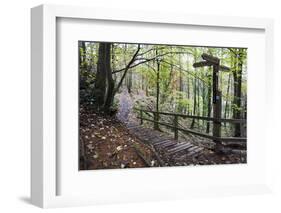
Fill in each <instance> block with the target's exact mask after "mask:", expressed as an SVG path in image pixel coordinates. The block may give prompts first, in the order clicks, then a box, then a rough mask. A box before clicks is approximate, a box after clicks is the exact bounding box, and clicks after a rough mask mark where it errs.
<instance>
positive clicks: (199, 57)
mask: <svg viewBox="0 0 281 213" xmlns="http://www.w3.org/2000/svg"><path fill="white" fill-rule="evenodd" d="M77 45H78V56H79V57H78V59H77V60H78V61H79V68H78V69H79V112H78V113H79V169H80V170H94V169H125V168H144V167H168V166H192V165H216V164H240V163H247V48H238V47H237V48H236V47H204V46H202V47H200V46H188V45H163V44H138V43H114V42H95V41H78V44H77Z"/></svg>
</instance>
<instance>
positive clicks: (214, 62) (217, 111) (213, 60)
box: [193, 53, 230, 152]
mask: <svg viewBox="0 0 281 213" xmlns="http://www.w3.org/2000/svg"><path fill="white" fill-rule="evenodd" d="M202 58H203V59H204V60H205V61H200V62H196V63H194V64H193V67H194V68H197V67H205V66H213V117H214V118H215V120H214V122H213V136H215V137H216V139H215V140H214V142H215V143H216V148H215V149H216V151H218V152H220V151H221V149H222V143H221V141H220V137H221V121H220V120H221V108H222V106H221V104H222V101H221V91H219V71H220V70H221V71H229V70H230V69H229V68H228V67H226V66H223V65H220V59H219V58H217V57H214V56H211V55H208V54H206V53H203V54H202Z"/></svg>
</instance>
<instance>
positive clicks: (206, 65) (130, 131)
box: [31, 5, 273, 207]
mask: <svg viewBox="0 0 281 213" xmlns="http://www.w3.org/2000/svg"><path fill="white" fill-rule="evenodd" d="M31 21H32V38H31V39H32V149H31V151H32V165H31V167H32V175H31V176H32V189H31V197H32V203H34V204H35V205H38V206H41V207H56V206H72V205H89V204H97V203H114V202H138V201H143V200H165V199H177V198H184V197H194V196H206V195H232V194H251V193H263V192H268V191H270V190H269V186H270V184H269V183H268V177H269V176H270V172H269V171H268V170H267V161H266V147H267V146H268V144H269V143H270V141H268V135H267V133H266V131H265V124H266V126H267V127H268V124H267V123H266V120H267V111H266V110H265V106H266V104H270V103H271V101H272V99H271V98H270V95H269V92H268V90H269V88H270V87H271V86H272V85H271V84H270V82H271V78H272V75H270V73H272V70H273V68H272V47H273V41H272V30H273V29H272V28H273V27H272V26H273V25H272V21H271V20H268V19H254V18H236V17H215V16H194V15H192V16H191V15H187V14H174V15H173V14H171V15H169V16H167V15H166V14H162V13H160V12H159V13H158V12H157V13H151V12H145V11H113V10H109V11H105V10H104V9H100V8H83V7H81V8H80V7H69V6H52V5H42V6H39V7H36V8H33V9H32V20H31ZM257 115H258V116H257ZM261 121H262V122H261Z"/></svg>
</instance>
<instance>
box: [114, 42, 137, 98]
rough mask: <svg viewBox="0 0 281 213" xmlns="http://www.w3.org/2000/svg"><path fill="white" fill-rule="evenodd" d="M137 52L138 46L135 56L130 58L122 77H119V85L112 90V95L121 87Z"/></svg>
mask: <svg viewBox="0 0 281 213" xmlns="http://www.w3.org/2000/svg"><path fill="white" fill-rule="evenodd" d="M139 51H140V44H139V45H138V49H137V50H136V52H135V54H134V55H133V57H132V58H131V60H130V62H129V63H128V64H127V66H126V67H125V68H124V71H125V72H124V73H123V75H122V77H121V79H120V81H119V83H118V85H117V87H116V89H115V90H114V93H113V94H115V93H116V92H117V91H118V90H119V88H120V87H121V85H122V83H123V81H124V79H125V76H126V74H127V72H128V70H129V69H130V67H131V65H132V64H133V63H134V61H135V59H136V57H137V55H138V53H139ZM112 73H113V72H112Z"/></svg>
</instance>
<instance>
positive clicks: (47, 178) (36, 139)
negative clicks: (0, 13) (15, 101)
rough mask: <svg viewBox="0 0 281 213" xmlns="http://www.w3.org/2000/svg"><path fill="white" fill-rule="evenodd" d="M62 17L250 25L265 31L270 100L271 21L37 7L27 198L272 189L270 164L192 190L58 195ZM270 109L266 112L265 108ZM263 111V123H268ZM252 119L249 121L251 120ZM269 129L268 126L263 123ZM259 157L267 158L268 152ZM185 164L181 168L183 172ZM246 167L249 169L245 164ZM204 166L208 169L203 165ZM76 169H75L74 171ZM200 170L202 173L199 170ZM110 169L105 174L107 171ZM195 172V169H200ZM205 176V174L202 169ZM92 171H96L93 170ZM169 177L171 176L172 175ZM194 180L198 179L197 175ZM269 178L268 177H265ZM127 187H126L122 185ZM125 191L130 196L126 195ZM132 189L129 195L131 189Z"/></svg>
mask: <svg viewBox="0 0 281 213" xmlns="http://www.w3.org/2000/svg"><path fill="white" fill-rule="evenodd" d="M58 18H64V19H73V18H75V19H81V20H82V19H83V20H85V19H87V20H101V21H104V20H105V21H119V22H121V24H122V22H134V23H143V25H145V24H146V23H148V24H149V23H153V24H155V25H168V26H172V25H174V26H178V25H181V26H200V27H207V28H208V27H209V28H216V27H217V28H227V29H228V30H230V31H231V29H238V30H239V29H241V30H243V29H254V30H261V31H263V32H264V36H265V37H264V42H265V52H264V62H265V63H264V65H265V67H264V69H263V70H264V74H265V76H266V79H264V82H265V88H264V90H265V91H264V97H265V98H266V99H267V101H266V103H267V104H268V105H269V106H270V103H272V99H271V96H270V94H269V90H270V88H272V87H273V85H272V83H271V82H273V81H272V78H273V61H272V60H273V21H272V20H270V19H256V18H241V17H217V16H204V15H188V14H169V15H167V14H165V13H160V12H148V11H132V10H131V11H121V10H113V9H108V8H104V9H101V8H88V7H87V8H85V7H74V6H57V5H56V6H54V5H41V6H38V7H35V8H32V10H31V26H32V29H31V42H32V45H31V57H32V63H31V65H32V66H31V68H32V70H31V73H32V77H31V78H32V79H31V80H32V88H31V89H32V91H31V93H32V94H31V95H32V96H31V97H32V103H31V112H32V118H31V124H32V127H31V130H32V134H31V138H32V141H31V142H32V143H31V169H32V171H31V200H32V203H33V204H35V205H37V206H40V207H43V208H47V207H61V206H76V205H91V204H98V203H114V202H129V201H132V202H138V201H143V200H165V199H177V198H185V197H198V196H210V195H233V194H238V195H239V194H252V193H264V192H269V191H270V183H269V181H268V180H269V179H270V175H271V173H270V171H269V170H268V169H266V168H269V166H268V162H266V163H265V166H264V167H262V168H261V171H260V172H261V173H264V175H265V176H264V177H265V178H263V179H262V180H261V181H259V182H258V183H256V182H255V183H254V184H249V183H248V182H245V184H243V183H239V184H238V183H237V184H233V185H229V184H221V185H217V186H210V187H206V186H204V187H200V183H199V181H198V182H197V183H196V182H195V183H193V185H194V188H192V189H191V188H189V190H186V189H187V188H188V187H187V188H186V187H185V186H183V187H182V188H179V187H177V186H172V185H171V186H169V187H168V188H167V189H165V186H164V185H163V183H161V184H162V185H163V188H164V189H163V190H159V187H160V186H161V184H160V185H158V189H157V187H156V188H155V189H152V191H151V192H150V193H149V195H146V194H145V193H144V192H140V193H139V192H138V191H136V192H135V194H134V192H133V191H132V190H131V191H124V192H123V195H122V196H120V195H119V194H118V193H117V194H116V193H110V192H109V191H106V192H105V193H104V195H103V196H100V197H98V196H91V195H87V194H85V195H81V194H80V195H59V196H58V193H57V190H58V184H59V182H58V173H59V171H58V169H60V167H58V165H57V163H58V162H57V159H58V157H59V156H58V154H59V153H58V152H57V144H56V141H57V130H56V122H57V114H56V113H57V110H56V108H57V99H56V97H57V86H58V85H57V84H58V83H59V82H57V79H56V70H57V58H56V56H57V54H56V51H57V42H56V36H57V31H56V30H57V20H58ZM269 111H270V110H269ZM266 119H267V117H266V115H265V116H264V120H265V121H264V122H265V123H266ZM250 122H251V121H250ZM267 128H268V126H267ZM266 132H267V131H265V133H263V136H264V138H265V139H267V140H265V141H264V142H263V144H262V145H264V146H268V143H270V141H268V135H266ZM259 155H263V157H264V158H265V157H266V152H262V153H260V154H259ZM183 169H184V168H182V169H181V171H182V170H183ZM244 169H247V168H244ZM202 170H210V169H209V168H206V167H203V168H202ZM181 171H178V170H169V171H165V173H166V174H169V173H171V172H173V173H175V174H177V173H178V174H179V175H180V174H181ZM77 172H78V171H77ZM203 172H204V171H203ZM153 173H161V174H162V175H163V174H165V173H163V171H161V172H160V170H159V171H153ZM108 174H109V175H110V173H107V175H108ZM198 174H199V173H198ZM202 174H203V173H202ZM91 175H95V174H91ZM172 177H173V176H172ZM195 178H196V177H195ZM268 178H269V179H268ZM124 187H126V186H124ZM126 192H128V194H125V193H126ZM129 192H130V193H129Z"/></svg>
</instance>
